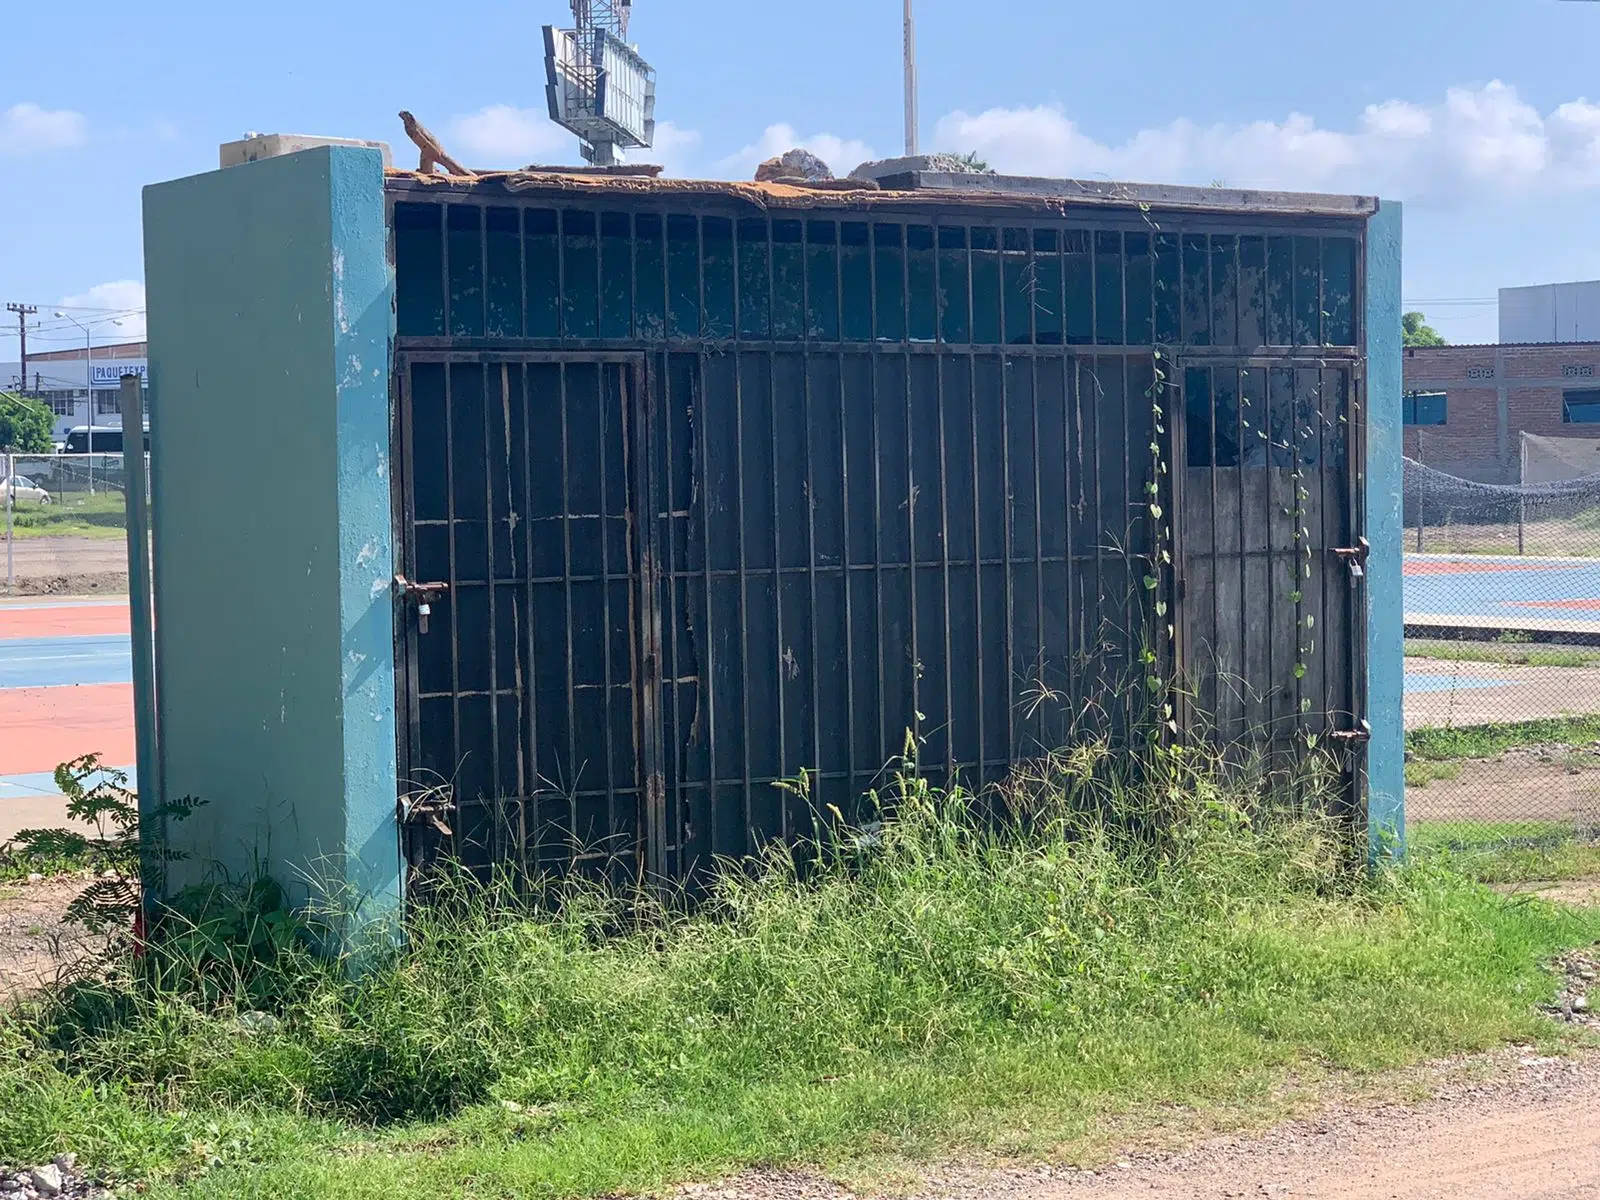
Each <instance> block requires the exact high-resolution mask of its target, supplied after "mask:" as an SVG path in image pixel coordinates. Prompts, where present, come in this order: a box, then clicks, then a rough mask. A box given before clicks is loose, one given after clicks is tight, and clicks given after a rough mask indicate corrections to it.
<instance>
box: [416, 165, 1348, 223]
mask: <svg viewBox="0 0 1600 1200" xmlns="http://www.w3.org/2000/svg"><path fill="white" fill-rule="evenodd" d="M885 182H886V183H888V184H892V185H893V186H892V187H885V188H882V189H881V190H880V189H879V188H876V187H873V186H871V185H868V184H863V185H862V186H861V187H859V188H853V187H847V186H843V185H844V183H845V181H842V180H840V181H836V182H835V184H834V186H832V187H827V188H811V187H804V186H801V185H797V184H788V183H743V182H736V181H731V180H718V179H663V178H659V177H656V178H651V177H649V176H639V175H563V174H561V173H559V172H554V171H494V172H485V173H483V174H479V175H472V176H459V175H457V176H449V175H423V174H419V173H417V172H415V171H400V170H393V171H389V172H388V173H387V183H388V186H389V187H390V188H391V189H392V190H395V191H401V192H406V191H432V190H437V189H446V190H449V191H455V192H463V193H473V192H482V191H499V192H507V193H527V192H533V193H538V194H544V195H566V196H574V195H617V194H619V193H622V194H628V195H643V196H648V195H675V196H701V197H720V198H724V199H729V200H738V201H743V202H745V203H747V204H751V205H754V206H755V207H758V208H799V209H805V208H835V209H837V208H861V209H867V208H879V207H886V206H895V207H902V208H903V207H905V206H907V205H911V206H914V207H923V206H929V207H931V206H934V205H941V204H943V205H947V204H951V203H957V204H963V205H981V206H987V207H996V208H1008V209H1032V210H1036V211H1039V212H1046V213H1054V214H1059V213H1064V212H1066V211H1067V210H1068V209H1071V208H1082V207H1096V208H1133V209H1138V208H1141V207H1148V208H1158V209H1162V210H1165V211H1174V210H1185V211H1192V212H1213V213H1217V212H1221V213H1251V212H1254V213H1271V214H1275V215H1281V216H1322V217H1344V218H1350V219H1360V218H1364V217H1368V216H1371V215H1372V214H1373V213H1375V212H1376V211H1377V210H1378V200H1377V198H1376V197H1372V196H1336V195H1320V194H1316V193H1310V192H1267V191H1245V190H1239V189H1233V188H1200V187H1179V186H1171V185H1166V184H1144V183H1109V182H1099V181H1092V180H1077V179H1030V178H1026V177H1022V176H1011V175H941V174H933V173H928V172H913V173H911V174H908V175H903V176H893V177H891V178H890V179H889V180H887V181H885Z"/></svg>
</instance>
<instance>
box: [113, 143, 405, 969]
mask: <svg viewBox="0 0 1600 1200" xmlns="http://www.w3.org/2000/svg"><path fill="white" fill-rule="evenodd" d="M144 227H145V273H146V291H147V296H148V299H147V304H148V308H149V341H150V352H149V358H150V377H151V385H152V388H153V390H154V393H155V394H157V395H159V396H160V398H161V411H160V419H159V421H157V422H154V423H153V428H152V430H151V439H152V446H151V454H152V476H153V492H154V495H153V507H152V516H153V520H152V524H153V528H154V539H155V551H154V565H153V571H152V575H153V583H154V608H155V629H156V653H155V658H156V683H157V688H156V694H157V700H156V718H157V720H156V724H157V730H158V733H157V740H158V745H159V751H158V753H159V773H158V778H159V780H160V783H161V787H162V790H163V793H164V798H165V799H168V800H170V799H176V798H178V797H182V796H187V795H192V796H197V797H200V798H201V799H203V800H205V801H206V802H207V804H206V806H205V807H204V808H202V809H201V810H200V811H199V812H198V814H197V815H195V816H194V817H192V818H191V819H189V820H187V821H184V822H182V823H177V824H174V825H173V826H172V827H171V830H170V836H171V839H172V841H173V843H174V844H175V845H176V846H177V847H178V848H180V849H182V850H185V851H187V852H188V853H189V854H191V855H192V856H193V860H192V862H191V863H189V864H187V865H186V866H185V867H184V868H183V871H184V878H185V879H193V878H195V877H196V876H197V875H199V874H200V873H202V872H204V871H205V870H207V869H220V870H223V871H225V872H227V873H229V874H231V875H233V876H236V877H237V876H243V875H248V874H249V873H251V872H253V871H256V870H258V869H260V870H265V871H266V872H267V873H269V874H271V875H272V876H273V877H274V878H276V879H277V880H278V881H279V882H280V883H283V884H284V885H286V886H287V887H288V888H289V889H290V893H291V896H292V897H294V898H295V899H296V900H297V901H298V902H302V903H303V902H307V901H312V902H319V903H320V902H326V901H331V902H333V903H334V904H335V905H337V906H338V907H339V908H340V909H341V910H342V911H344V912H347V913H354V914H356V915H357V918H358V919H357V921H356V923H355V924H354V925H352V926H349V927H347V929H346V933H345V936H346V939H347V941H348V940H350V939H352V938H353V937H354V936H355V935H356V934H357V933H358V932H359V930H360V929H366V930H371V929H372V928H373V927H374V926H375V925H376V926H379V927H381V926H383V925H384V923H386V922H387V921H389V919H390V918H392V917H393V916H394V915H395V914H396V912H397V911H398V908H399V905H400V902H401V886H402V872H401V859H400V846H399V837H398V831H397V828H396V814H395V802H396V766H395V761H396V760H395V681H394V640H393V610H392V604H391V601H390V595H391V591H390V586H391V580H392V577H393V575H394V546H393V532H392V522H391V518H390V495H389V469H390V467H389V362H390V344H391V341H392V338H393V333H394V321H393V283H392V278H391V272H390V269H389V263H388V253H387V236H386V232H385V218H384V202H383V168H382V163H381V160H380V158H379V155H378V153H377V151H375V150H365V149H351V148H343V147H337V148H326V147H325V148H321V149H316V150H309V151H306V152H304V153H301V154H295V155H291V156H288V157H285V158H276V159H268V160H265V161H261V162H255V163H249V164H246V165H244V166H238V167H230V168H228V169H226V170H222V171H215V172H211V173H209V174H205V175H199V176H195V177H193V178H189V179H180V180H176V181H173V182H171V183H163V184H158V185H155V186H152V187H150V188H147V189H146V190H145V195H144ZM182 881H183V880H182V879H180V880H177V881H175V882H177V883H181V882H182Z"/></svg>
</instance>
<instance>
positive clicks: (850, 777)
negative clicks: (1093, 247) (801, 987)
mask: <svg viewBox="0 0 1600 1200" xmlns="http://www.w3.org/2000/svg"><path fill="white" fill-rule="evenodd" d="M836 236H837V238H838V250H837V255H836V260H835V263H834V272H833V283H834V295H835V297H836V299H835V301H834V311H835V312H837V313H838V314H839V504H840V510H839V534H840V538H839V546H840V550H839V586H840V587H841V588H842V589H843V591H844V597H843V599H844V645H843V646H840V647H838V648H837V649H836V650H835V653H837V654H842V655H843V656H844V689H845V690H844V728H845V742H844V762H845V791H844V793H843V795H844V796H845V798H847V799H848V800H849V801H850V805H851V812H854V811H855V801H856V794H855V788H856V667H855V655H854V654H852V653H851V652H850V638H851V634H852V633H853V632H854V631H855V623H854V622H853V621H852V620H851V613H852V608H851V603H850V593H851V590H852V589H851V587H850V562H851V559H850V449H849V447H850V434H849V425H848V424H847V422H848V421H849V413H848V412H847V410H846V408H845V402H844V390H845V389H844V373H845V366H844V363H845V358H844V223H843V222H842V221H841V222H840V223H839V226H838V233H837V235H836ZM867 246H868V249H867V255H868V257H869V258H870V257H871V254H872V250H871V239H870V238H869V239H868V243H867ZM735 274H737V272H735ZM736 286H737V285H736ZM734 298H735V303H734V311H735V312H737V311H738V292H737V290H736V291H735V293H734ZM871 324H872V318H871V317H870V316H869V317H868V319H867V326H868V330H869V331H870V329H871ZM814 619H815V618H813V620H814ZM812 640H813V643H815V635H814V634H813V639H812ZM818 758H819V759H820V758H821V754H820V753H819V754H818Z"/></svg>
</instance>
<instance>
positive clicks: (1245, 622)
mask: <svg viewBox="0 0 1600 1200" xmlns="http://www.w3.org/2000/svg"><path fill="white" fill-rule="evenodd" d="M1233 255H1234V259H1233V278H1234V282H1235V283H1236V284H1237V282H1238V280H1239V239H1238V238H1237V237H1236V238H1234V239H1233ZM1235 304H1236V305H1237V301H1235ZM1234 328H1235V329H1237V328H1238V325H1237V323H1235V326H1234ZM1233 336H1234V340H1235V341H1237V340H1238V337H1239V335H1238V333H1235V334H1234V335H1233ZM1249 372H1250V368H1249V367H1247V366H1235V368H1234V372H1233V395H1234V405H1233V407H1234V418H1235V424H1236V426H1237V428H1236V429H1235V431H1234V435H1233V436H1234V445H1235V446H1236V447H1238V449H1237V451H1236V452H1235V454H1236V457H1237V458H1238V460H1239V465H1238V471H1239V662H1238V667H1239V709H1240V716H1239V731H1238V732H1239V736H1240V737H1242V738H1250V737H1253V736H1254V734H1253V733H1252V731H1251V729H1250V697H1251V695H1252V693H1253V692H1254V690H1255V689H1254V680H1252V679H1251V678H1250V653H1249V650H1248V649H1247V647H1248V646H1249V645H1250V620H1249V612H1250V609H1251V607H1252V605H1251V598H1250V572H1249V569H1248V564H1249V562H1250V548H1249V543H1248V542H1246V541H1245V536H1244V531H1245V471H1246V470H1248V467H1246V465H1245V462H1246V459H1247V458H1248V457H1249V451H1248V450H1247V449H1246V447H1245V440H1244V431H1245V419H1244V404H1245V392H1244V381H1245V379H1246V378H1247V377H1248V375H1249ZM1269 640H1270V639H1269Z"/></svg>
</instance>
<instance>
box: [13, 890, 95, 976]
mask: <svg viewBox="0 0 1600 1200" xmlns="http://www.w3.org/2000/svg"><path fill="white" fill-rule="evenodd" d="M87 883H88V880H87V879H85V878H83V877H81V876H75V875H73V876H60V877H56V878H52V879H43V880H37V881H34V882H26V881H19V882H17V883H0V1004H3V1003H4V1002H5V1001H6V1000H8V999H10V998H11V997H13V996H16V995H18V994H20V993H22V992H26V991H31V990H33V989H34V988H37V987H39V986H40V985H41V984H45V983H49V982H51V981H52V980H54V979H56V978H58V977H59V976H60V974H61V973H62V972H64V971H66V970H70V969H71V968H72V967H73V966H74V965H76V964H77V963H79V962H82V961H83V960H84V959H85V958H86V957H87V956H89V955H91V954H93V953H94V952H95V951H97V950H99V949H101V948H103V947H104V945H105V939H104V938H98V939H97V938H93V937H90V936H89V935H88V934H86V933H84V931H83V930H81V929H79V928H77V927H75V926H71V925H67V924H65V923H64V922H63V921H62V919H61V917H62V913H63V912H65V911H66V907H67V905H68V904H70V903H71V902H72V901H73V900H74V899H75V898H76V897H77V895H78V893H79V892H81V891H83V889H84V886H85V885H86V884H87Z"/></svg>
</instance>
